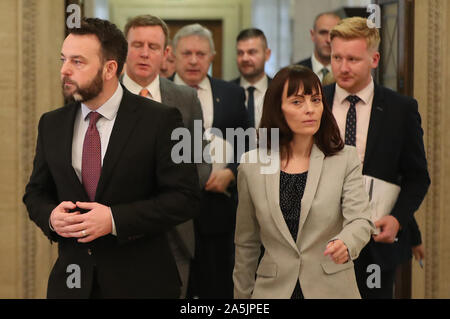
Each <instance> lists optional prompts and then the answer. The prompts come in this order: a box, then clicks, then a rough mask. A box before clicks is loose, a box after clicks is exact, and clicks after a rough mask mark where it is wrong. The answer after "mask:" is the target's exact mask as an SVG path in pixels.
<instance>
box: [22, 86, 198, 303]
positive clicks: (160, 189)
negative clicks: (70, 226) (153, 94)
mask: <svg viewBox="0 0 450 319" xmlns="http://www.w3.org/2000/svg"><path fill="white" fill-rule="evenodd" d="M79 108H80V104H79V103H73V104H69V105H67V106H64V107H62V108H59V109H57V110H55V111H51V112H48V113H46V114H44V115H43V116H42V117H41V120H40V122H39V132H38V142H37V148H36V155H35V159H34V167H33V172H32V175H31V177H30V181H29V183H28V185H27V186H26V190H25V195H24V198H23V201H24V203H25V204H26V206H27V209H28V212H29V216H30V218H31V219H32V220H33V221H34V222H35V223H36V224H37V225H38V226H39V227H40V228H41V229H42V231H43V232H44V234H45V235H46V236H47V237H49V238H50V239H51V240H52V241H57V242H58V260H57V261H56V263H55V265H54V267H53V269H52V272H51V274H50V278H49V282H48V290H47V296H48V297H49V298H87V297H89V296H90V292H91V286H92V280H93V276H94V267H95V269H96V272H97V278H98V279H97V281H98V283H99V286H100V290H101V292H102V294H103V296H104V297H106V298H108V297H112V298H125V297H127V298H142V297H164V298H178V296H179V292H180V291H179V290H180V289H179V288H180V287H179V286H180V280H179V277H178V272H177V268H176V264H175V261H174V258H173V256H172V254H171V252H170V249H169V245H168V241H167V236H166V232H167V231H168V230H169V229H172V228H173V227H174V226H175V225H176V224H179V223H182V222H184V221H186V220H188V219H190V218H192V217H194V216H195V214H196V212H197V211H198V209H199V208H198V202H199V190H198V177H197V173H196V169H195V166H194V165H193V164H174V163H173V161H172V160H171V155H170V154H171V149H172V146H173V145H174V144H175V141H171V138H170V136H171V132H172V130H173V129H175V128H177V127H180V126H182V121H181V116H180V113H179V112H178V111H177V110H176V109H175V108H171V107H167V106H163V105H161V104H159V103H156V102H153V101H150V100H148V99H146V98H142V97H140V96H137V95H134V94H131V93H130V92H128V91H127V90H126V89H125V88H124V92H123V98H122V101H121V103H120V107H119V110H118V113H117V117H116V120H115V124H114V128H113V130H112V133H111V137H110V140H109V144H108V149H107V152H106V154H105V157H104V160H103V167H102V172H101V176H100V180H99V184H98V188H97V193H96V196H95V201H96V202H98V203H101V204H103V205H107V206H110V207H111V210H112V215H113V218H114V222H115V225H116V231H117V236H113V235H106V236H103V237H101V238H98V239H96V240H94V241H92V242H91V243H87V244H80V243H78V242H77V241H76V239H73V238H62V237H60V236H59V235H57V234H56V233H55V232H53V231H51V229H50V227H49V218H50V214H51V212H52V210H53V209H54V208H55V207H56V206H57V205H58V204H59V203H60V202H62V201H73V202H75V201H88V197H87V195H86V192H85V190H84V188H83V186H82V184H81V183H80V181H79V179H78V178H77V175H76V173H75V171H74V169H73V167H72V164H71V163H72V158H71V156H72V155H71V154H72V152H71V150H72V136H73V127H74V119H75V115H76V112H77V110H78V109H79ZM71 264H76V265H78V266H79V267H80V269H81V288H72V289H69V288H68V287H67V285H66V280H67V277H68V276H69V275H70V274H69V273H67V272H66V271H67V267H68V266H69V265H71Z"/></svg>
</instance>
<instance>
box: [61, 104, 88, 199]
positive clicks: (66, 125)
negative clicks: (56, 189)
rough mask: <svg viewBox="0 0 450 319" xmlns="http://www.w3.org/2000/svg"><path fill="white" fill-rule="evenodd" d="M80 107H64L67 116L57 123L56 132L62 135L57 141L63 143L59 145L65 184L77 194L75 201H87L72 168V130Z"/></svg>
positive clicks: (69, 105) (75, 105)
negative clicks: (62, 157)
mask: <svg viewBox="0 0 450 319" xmlns="http://www.w3.org/2000/svg"><path fill="white" fill-rule="evenodd" d="M80 107H81V105H80V103H71V104H68V105H66V106H65V108H66V111H67V113H68V114H64V116H63V117H62V119H61V121H59V123H58V127H57V128H56V132H58V134H62V136H61V139H59V140H60V141H62V142H63V144H62V145H61V147H62V151H61V154H64V159H63V160H64V166H65V167H66V170H67V175H68V176H69V178H68V180H67V183H70V184H72V188H73V190H75V192H76V194H77V196H76V198H77V199H79V200H87V194H86V192H85V190H84V188H83V185H82V184H81V182H80V180H79V179H78V176H77V174H76V173H75V170H74V168H73V166H72V143H73V130H74V124H75V117H76V115H77V111H78V110H79V109H80Z"/></svg>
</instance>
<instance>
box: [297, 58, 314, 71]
mask: <svg viewBox="0 0 450 319" xmlns="http://www.w3.org/2000/svg"><path fill="white" fill-rule="evenodd" d="M295 64H298V65H303V66H306V67H307V68H310V69H311V70H312V62H311V57H309V58H307V59H304V60H301V61H299V62H297V63H295Z"/></svg>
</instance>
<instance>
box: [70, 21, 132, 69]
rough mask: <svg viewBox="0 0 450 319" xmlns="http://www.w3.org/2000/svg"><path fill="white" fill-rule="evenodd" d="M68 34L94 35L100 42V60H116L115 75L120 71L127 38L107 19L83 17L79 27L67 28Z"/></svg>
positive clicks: (125, 52)
mask: <svg viewBox="0 0 450 319" xmlns="http://www.w3.org/2000/svg"><path fill="white" fill-rule="evenodd" d="M69 34H75V35H91V34H92V35H95V36H96V37H97V39H98V40H99V42H100V47H101V56H100V60H101V61H103V62H105V61H108V60H114V61H116V62H117V72H116V74H117V77H119V76H120V74H121V73H122V69H123V65H124V63H125V60H126V58H127V50H128V45H127V40H126V39H125V37H124V36H123V33H122V31H120V29H119V28H117V26H116V25H115V24H113V23H111V22H109V21H107V20H102V19H98V18H83V19H82V20H81V23H80V27H79V28H72V29H69Z"/></svg>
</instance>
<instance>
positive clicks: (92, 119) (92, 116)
mask: <svg viewBox="0 0 450 319" xmlns="http://www.w3.org/2000/svg"><path fill="white" fill-rule="evenodd" d="M88 116H89V126H90V127H92V126H95V125H96V124H97V121H98V120H99V119H100V117H101V116H102V115H101V114H100V113H98V112H90V113H89V114H88Z"/></svg>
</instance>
